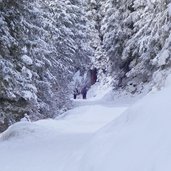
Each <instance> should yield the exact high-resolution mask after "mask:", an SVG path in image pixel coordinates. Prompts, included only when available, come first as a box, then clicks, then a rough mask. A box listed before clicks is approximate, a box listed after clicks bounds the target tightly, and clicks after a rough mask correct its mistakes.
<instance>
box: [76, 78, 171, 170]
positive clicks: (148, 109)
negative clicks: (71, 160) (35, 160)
mask: <svg viewBox="0 0 171 171" xmlns="http://www.w3.org/2000/svg"><path fill="white" fill-rule="evenodd" d="M169 80H171V79H168V81H167V82H169ZM169 85H171V84H168V86H167V87H165V89H163V90H162V91H160V92H157V93H156V92H155V93H154V92H151V93H150V94H149V95H147V96H146V97H144V98H143V99H141V100H139V102H137V103H136V104H135V105H133V106H132V107H130V108H129V109H128V110H127V111H126V112H125V113H124V114H122V115H121V116H120V117H119V118H118V119H116V120H115V121H113V122H112V123H110V124H109V125H107V126H106V127H105V128H103V129H102V130H101V131H99V132H98V133H97V134H96V136H95V138H94V140H93V141H92V142H91V145H90V146H89V147H88V150H87V152H86V153H85V155H84V157H83V158H82V159H81V162H80V163H81V164H80V167H79V168H78V170H79V171H80V170H82V171H104V170H106V171H113V170H117V171H137V170H138V171H152V170H153V171H170V170H171V162H170V161H171V147H170V144H171V134H170V129H171V124H170V121H171V112H170V102H171V96H170V94H171V86H169Z"/></svg>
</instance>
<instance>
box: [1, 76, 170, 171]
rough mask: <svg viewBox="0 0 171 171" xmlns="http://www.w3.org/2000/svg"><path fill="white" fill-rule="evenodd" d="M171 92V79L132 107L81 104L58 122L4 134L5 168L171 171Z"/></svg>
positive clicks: (29, 125) (26, 170) (19, 126)
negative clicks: (163, 86)
mask: <svg viewBox="0 0 171 171" xmlns="http://www.w3.org/2000/svg"><path fill="white" fill-rule="evenodd" d="M170 94H171V76H170V77H169V78H168V79H167V81H166V84H165V88H163V89H162V90H161V91H155V92H154V91H153V92H151V93H149V94H148V95H146V96H145V97H143V98H141V99H139V100H138V101H137V102H136V103H134V104H132V105H131V106H129V107H128V105H125V103H124V104H122V103H120V104H117V105H114V104H112V103H109V102H106V103H105V102H104V101H103V103H99V101H94V102H93V104H91V102H92V100H86V101H84V102H83V100H80V102H79V104H80V106H78V107H76V108H75V109H72V110H70V111H68V112H67V113H65V114H64V115H63V116H62V117H58V118H56V119H55V120H41V121H37V122H34V123H30V122H19V123H17V124H14V125H13V126H11V127H10V128H9V129H8V130H7V131H5V132H4V133H2V134H0V154H1V158H0V170H2V171H48V170H49V171H114V170H116V171H170V170H171V162H170V161H171V148H170V144H171V134H170V130H171V124H170V121H171V113H170V102H171V96H170ZM78 101H79V100H78ZM78 101H76V102H75V103H77V102H78ZM96 102H97V103H96ZM101 102H102V101H101ZM81 104H82V105H81Z"/></svg>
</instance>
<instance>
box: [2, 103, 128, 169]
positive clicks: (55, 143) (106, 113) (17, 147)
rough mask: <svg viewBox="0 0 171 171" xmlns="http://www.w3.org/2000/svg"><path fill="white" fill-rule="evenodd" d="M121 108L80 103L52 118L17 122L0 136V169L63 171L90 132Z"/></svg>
mask: <svg viewBox="0 0 171 171" xmlns="http://www.w3.org/2000/svg"><path fill="white" fill-rule="evenodd" d="M125 109H126V107H108V106H105V105H103V106H101V105H91V106H89V105H88V106H87V105H86V104H83V106H80V107H77V108H75V109H73V110H71V111H68V112H67V113H65V115H63V117H60V118H57V119H56V120H41V121H38V122H35V123H29V122H21V123H17V124H15V125H13V126H11V127H10V128H9V129H8V130H7V131H6V132H4V133H3V134H2V135H1V137H0V154H1V157H0V171H1V170H2V171H48V170H50V171H63V170H70V167H68V164H69V163H70V162H71V161H73V163H72V168H73V169H74V170H75V168H74V167H77V166H78V164H74V162H77V160H80V158H81V157H82V156H83V154H84V151H85V149H86V147H87V144H88V143H89V141H90V140H91V139H92V137H93V135H94V133H95V132H96V131H97V130H99V129H100V128H101V127H103V126H104V125H106V124H107V123H109V122H110V121H111V120H113V119H115V118H116V117H118V115H120V114H121V113H122V112H123V111H124V110H125ZM67 163H68V164H67Z"/></svg>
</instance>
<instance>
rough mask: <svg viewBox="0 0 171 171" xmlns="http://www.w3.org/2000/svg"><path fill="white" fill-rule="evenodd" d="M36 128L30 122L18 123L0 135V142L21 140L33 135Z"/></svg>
mask: <svg viewBox="0 0 171 171" xmlns="http://www.w3.org/2000/svg"><path fill="white" fill-rule="evenodd" d="M37 129H38V128H37V127H36V125H35V124H33V123H30V122H18V123H16V124H14V125H12V126H10V127H9V128H8V129H7V130H6V131H5V132H3V133H2V134H0V140H1V141H4V140H9V139H19V138H20V139H21V138H24V137H27V136H30V135H31V134H33V133H35V132H36V130H37Z"/></svg>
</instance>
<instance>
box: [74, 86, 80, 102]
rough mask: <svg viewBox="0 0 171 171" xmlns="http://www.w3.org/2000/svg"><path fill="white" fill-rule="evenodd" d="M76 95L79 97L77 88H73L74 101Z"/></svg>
mask: <svg viewBox="0 0 171 171" xmlns="http://www.w3.org/2000/svg"><path fill="white" fill-rule="evenodd" d="M77 95H79V91H78V88H75V89H74V99H76V98H77Z"/></svg>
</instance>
